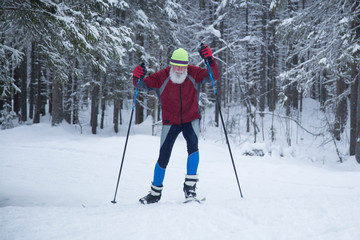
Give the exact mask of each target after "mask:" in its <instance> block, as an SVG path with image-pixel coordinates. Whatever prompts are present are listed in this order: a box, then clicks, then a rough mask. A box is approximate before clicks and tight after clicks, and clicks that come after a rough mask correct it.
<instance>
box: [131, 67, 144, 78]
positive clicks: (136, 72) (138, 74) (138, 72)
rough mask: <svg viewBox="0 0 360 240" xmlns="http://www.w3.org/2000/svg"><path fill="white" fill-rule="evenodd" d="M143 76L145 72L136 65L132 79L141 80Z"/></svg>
mask: <svg viewBox="0 0 360 240" xmlns="http://www.w3.org/2000/svg"><path fill="white" fill-rule="evenodd" d="M144 75H145V70H144V68H142V67H141V66H140V65H138V66H137V67H136V68H135V69H134V71H133V76H134V78H142V77H143V76H144Z"/></svg>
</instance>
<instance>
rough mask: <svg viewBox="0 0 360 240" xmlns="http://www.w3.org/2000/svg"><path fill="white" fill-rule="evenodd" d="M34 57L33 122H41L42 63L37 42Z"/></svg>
mask: <svg viewBox="0 0 360 240" xmlns="http://www.w3.org/2000/svg"><path fill="white" fill-rule="evenodd" d="M34 46H35V47H34V58H33V61H35V62H34V63H33V64H32V66H33V67H34V68H31V73H32V76H33V83H34V90H35V89H36V94H34V95H35V97H36V98H35V114H34V120H33V123H40V113H41V104H42V102H41V64H40V57H39V52H38V49H37V44H35V45H34Z"/></svg>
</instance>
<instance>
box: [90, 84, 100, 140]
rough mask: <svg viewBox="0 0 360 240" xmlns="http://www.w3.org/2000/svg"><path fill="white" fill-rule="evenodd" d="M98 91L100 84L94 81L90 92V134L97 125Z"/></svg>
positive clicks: (94, 132)
mask: <svg viewBox="0 0 360 240" xmlns="http://www.w3.org/2000/svg"><path fill="white" fill-rule="evenodd" d="M99 92H100V86H99V84H97V83H95V84H94V86H93V89H92V93H91V119H90V125H91V132H92V134H96V128H97V125H98V112H99Z"/></svg>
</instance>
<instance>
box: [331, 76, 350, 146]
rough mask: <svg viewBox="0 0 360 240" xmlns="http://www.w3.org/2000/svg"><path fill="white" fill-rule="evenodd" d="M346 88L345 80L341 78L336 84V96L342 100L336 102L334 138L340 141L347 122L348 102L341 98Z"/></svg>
mask: <svg viewBox="0 0 360 240" xmlns="http://www.w3.org/2000/svg"><path fill="white" fill-rule="evenodd" d="M345 87H346V86H345V82H344V79H342V78H339V79H338V80H337V82H336V96H337V98H339V97H340V100H339V101H336V102H337V104H336V113H335V123H334V137H335V139H336V140H338V141H340V139H341V133H343V132H344V129H345V125H346V121H347V110H348V109H347V101H346V98H345V97H341V95H342V94H343V93H344V91H345Z"/></svg>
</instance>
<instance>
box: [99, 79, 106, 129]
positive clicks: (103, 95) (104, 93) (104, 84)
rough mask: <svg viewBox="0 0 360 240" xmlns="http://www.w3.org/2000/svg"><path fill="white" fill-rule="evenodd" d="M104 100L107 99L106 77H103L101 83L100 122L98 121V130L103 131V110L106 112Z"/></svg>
mask: <svg viewBox="0 0 360 240" xmlns="http://www.w3.org/2000/svg"><path fill="white" fill-rule="evenodd" d="M106 99H107V89H106V76H104V78H103V82H102V93H101V120H100V129H104V119H105V110H106Z"/></svg>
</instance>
